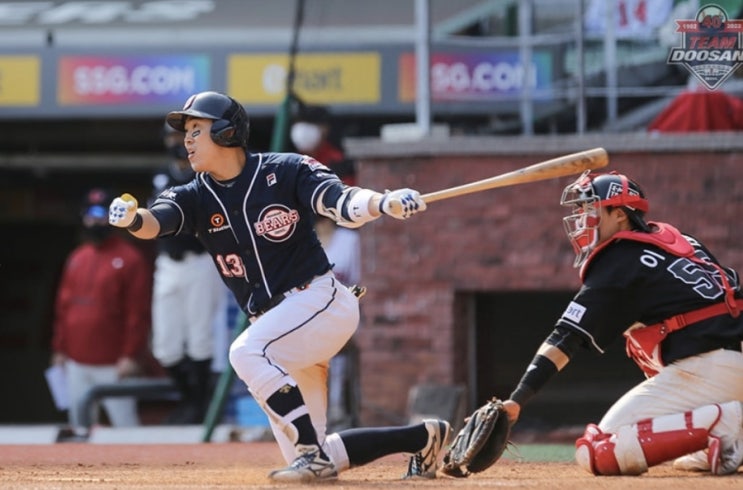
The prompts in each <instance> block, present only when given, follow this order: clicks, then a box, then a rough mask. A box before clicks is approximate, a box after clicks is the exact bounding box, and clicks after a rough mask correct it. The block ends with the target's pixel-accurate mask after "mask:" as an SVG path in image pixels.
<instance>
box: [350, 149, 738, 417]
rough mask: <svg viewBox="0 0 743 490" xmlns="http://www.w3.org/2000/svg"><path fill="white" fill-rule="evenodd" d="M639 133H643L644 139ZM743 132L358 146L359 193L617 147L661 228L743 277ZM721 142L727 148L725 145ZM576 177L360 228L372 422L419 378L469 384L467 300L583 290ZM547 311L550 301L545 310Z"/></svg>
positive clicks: (431, 184)
mask: <svg viewBox="0 0 743 490" xmlns="http://www.w3.org/2000/svg"><path fill="white" fill-rule="evenodd" d="M633 138H634V139H633ZM739 139H743V138H739V137H737V135H720V136H719V137H718V138H717V140H715V138H711V137H709V136H708V137H707V138H702V137H699V136H691V137H678V138H676V137H669V138H658V137H651V136H649V135H640V136H635V137H632V136H624V137H614V138H612V137H611V136H601V138H600V139H590V138H589V139H573V140H570V139H567V138H560V139H557V138H548V139H539V138H533V139H522V140H519V139H518V138H510V139H500V140H499V139H497V138H491V139H489V140H487V141H486V140H482V139H469V140H466V139H465V140H450V141H447V142H438V143H436V142H427V143H425V142H424V143H421V144H408V145H385V144H383V143H381V142H379V141H361V140H357V141H355V142H354V141H351V142H350V143H349V144H348V146H349V149H350V150H351V154H352V155H354V157H355V158H356V159H357V162H358V167H357V168H358V173H359V182H360V185H362V186H364V187H369V188H373V189H380V190H381V189H393V188H398V187H412V188H415V189H418V190H420V191H421V192H422V193H425V192H432V191H435V190H440V189H444V188H448V187H452V186H456V185H461V184H464V183H468V182H472V181H475V180H480V179H484V178H487V177H491V176H493V175H497V174H501V173H504V172H508V171H512V170H514V169H517V168H520V167H523V166H527V165H531V164H533V163H536V162H538V161H542V160H545V159H549V158H553V157H555V156H558V155H562V154H566V153H571V152H573V151H579V150H582V149H587V148H592V147H595V146H603V147H605V148H606V149H607V150H608V151H609V154H610V158H611V163H610V166H609V167H607V169H609V170H618V171H620V172H622V173H626V174H627V175H628V176H630V177H631V178H633V179H635V180H636V181H638V182H639V183H640V185H641V186H642V187H643V188H644V190H645V192H646V194H647V196H648V198H649V200H650V205H651V210H650V213H649V218H650V219H651V220H658V221H667V222H670V223H672V224H674V225H675V226H677V227H678V228H680V229H682V230H684V231H687V232H690V233H692V234H693V235H696V236H698V237H699V238H701V239H703V240H704V241H705V242H706V243H707V245H708V246H709V247H710V248H711V250H712V252H713V253H714V254H715V255H717V257H718V258H719V259H720V260H722V261H723V262H724V263H726V264H728V265H730V266H733V267H735V268H737V269H739V270H743V247H741V246H740V243H741V241H742V240H743V227H742V226H739V224H738V223H739V220H740V218H739V215H740V213H741V202H742V201H743V178H741V177H743V154H741V153H740V151H739V150H740V149H741V148H738V146H739V145H740V143H739V142H738V140H739ZM715 141H716V142H717V144H715ZM574 178H575V177H566V178H560V179H553V180H549V181H544V182H538V183H530V184H523V185H518V186H512V187H506V188H501V189H492V190H489V191H483V192H478V193H475V194H471V195H467V196H461V197H457V198H452V199H448V200H442V201H438V202H435V203H431V204H430V206H429V209H428V210H427V211H426V212H425V213H424V214H422V215H419V216H415V217H413V218H412V219H411V220H409V221H406V222H401V221H396V220H394V219H389V218H388V219H381V220H378V221H376V222H374V223H371V224H369V225H367V226H365V227H364V228H362V229H361V235H362V255H363V266H362V269H363V283H364V285H365V286H367V287H368V290H369V291H368V294H367V296H366V297H365V298H364V299H363V300H362V321H361V326H360V329H359V332H358V334H357V342H358V344H359V348H360V351H361V361H360V362H361V396H362V407H363V408H362V414H361V416H362V422H363V423H364V424H380V423H391V422H399V421H401V420H404V419H405V418H406V416H407V414H406V408H407V396H408V391H409V389H410V388H411V387H412V386H413V385H415V384H419V383H428V382H432V383H440V384H453V383H466V381H467V369H468V368H467V366H468V363H467V362H468V359H467V351H466V349H465V348H464V345H465V344H466V340H465V339H463V335H465V333H464V332H465V331H466V329H467V322H468V321H469V319H468V318H467V317H466V316H467V311H468V310H467V307H466V304H463V303H462V298H466V294H464V295H462V294H458V293H467V292H488V291H514V290H516V291H521V290H528V291H539V290H552V291H554V290H570V291H572V290H576V289H577V288H578V286H579V282H578V278H577V274H576V271H575V269H573V268H572V262H573V258H574V254H573V251H572V248H571V247H570V244H569V242H568V240H567V239H566V237H565V233H564V231H563V228H562V221H561V220H562V217H563V215H564V209H563V208H561V207H560V206H559V199H560V195H561V192H562V189H563V188H564V186H565V185H567V184H568V183H569V182H571V181H572V180H574ZM536 307H538V305H537V306H536Z"/></svg>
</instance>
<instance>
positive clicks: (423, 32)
mask: <svg viewBox="0 0 743 490" xmlns="http://www.w3.org/2000/svg"><path fill="white" fill-rule="evenodd" d="M415 24H416V37H415V73H416V77H415V79H416V90H415V121H416V124H417V125H418V128H419V129H420V130H421V133H422V135H423V136H428V135H430V134H431V80H430V78H431V57H430V42H431V20H430V12H429V2H428V0H415Z"/></svg>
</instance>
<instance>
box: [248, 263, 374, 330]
mask: <svg viewBox="0 0 743 490" xmlns="http://www.w3.org/2000/svg"><path fill="white" fill-rule="evenodd" d="M325 274H327V272H326V273H325ZM325 274H322V275H321V276H324V275H325ZM321 276H315V277H313V278H312V279H310V280H309V281H307V282H306V283H304V284H301V285H299V286H297V287H295V288H291V289H290V290H288V291H286V292H283V293H281V294H276V295H274V296H271V299H269V300H268V303H267V304H266V306H264V307H263V308H261V309H260V310H258V313H256V314H255V315H253V316H251V317H250V322H251V323H253V322H255V321H256V320H257V319H258V318H259V317H260V316H262V315H265V314H266V313H267V312H268V311H269V310H271V309H273V308H276V307H277V306H278V305H279V304H281V302H282V301H284V300H285V299H286V298H287V296H291V295H292V294H295V293H298V292H300V291H304V290H305V289H307V288H308V287H310V284H312V281H314V280H315V279H316V278H317V277H321ZM348 289H349V291H351V293H352V294H353V295H354V296H356V297H357V298H359V299H361V298H362V297H363V296H364V295H365V294H366V288H365V287H363V286H357V285H355V284H354V285H353V286H349V287H348Z"/></svg>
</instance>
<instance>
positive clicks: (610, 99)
mask: <svg viewBox="0 0 743 490" xmlns="http://www.w3.org/2000/svg"><path fill="white" fill-rule="evenodd" d="M605 5H606V36H605V37H604V59H605V60H606V65H605V70H606V90H607V92H606V118H607V123H608V125H609V127H612V126H613V125H614V123H615V122H616V121H617V114H618V111H617V98H618V91H617V30H616V24H615V18H616V10H617V2H616V0H610V1H608V2H606V4H605Z"/></svg>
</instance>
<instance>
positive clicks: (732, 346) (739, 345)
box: [722, 341, 743, 352]
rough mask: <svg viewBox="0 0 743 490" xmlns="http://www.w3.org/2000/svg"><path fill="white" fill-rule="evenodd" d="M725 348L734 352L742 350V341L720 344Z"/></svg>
mask: <svg viewBox="0 0 743 490" xmlns="http://www.w3.org/2000/svg"><path fill="white" fill-rule="evenodd" d="M722 348H723V349H725V350H733V351H735V352H743V342H742V341H736V342H731V343H729V344H727V345H724V346H722Z"/></svg>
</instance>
